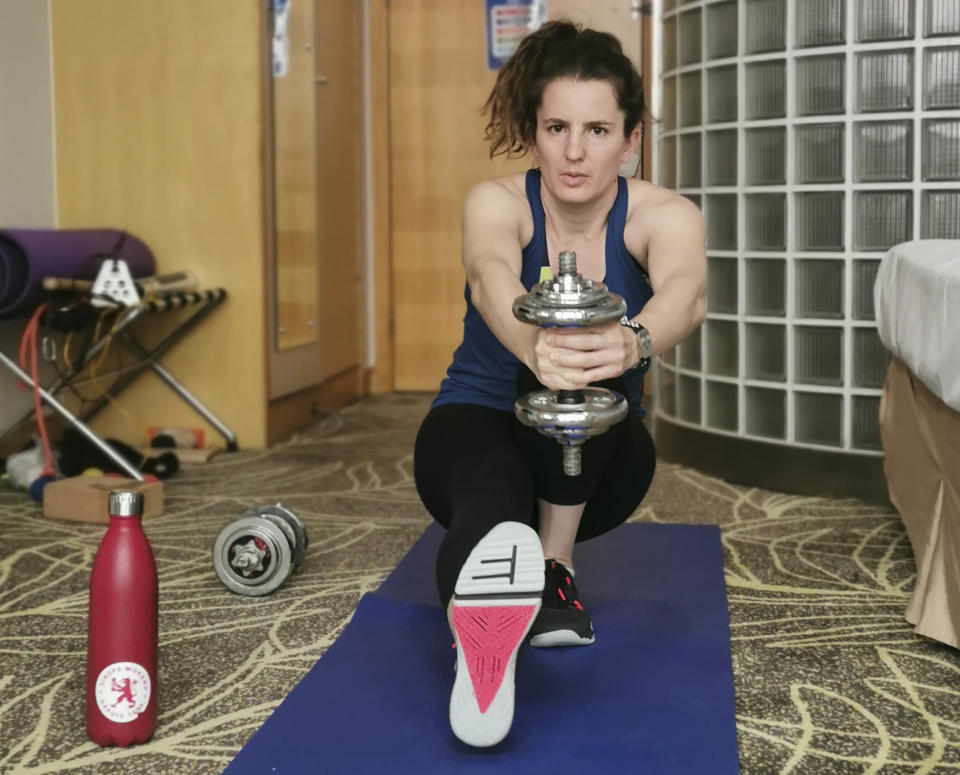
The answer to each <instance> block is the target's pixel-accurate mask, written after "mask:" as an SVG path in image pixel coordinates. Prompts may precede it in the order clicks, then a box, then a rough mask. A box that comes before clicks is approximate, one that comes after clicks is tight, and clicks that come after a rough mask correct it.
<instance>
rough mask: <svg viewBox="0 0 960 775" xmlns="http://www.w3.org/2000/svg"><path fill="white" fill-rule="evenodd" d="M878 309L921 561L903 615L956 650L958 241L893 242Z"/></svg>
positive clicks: (959, 605) (892, 440) (902, 492)
mask: <svg viewBox="0 0 960 775" xmlns="http://www.w3.org/2000/svg"><path fill="white" fill-rule="evenodd" d="M874 308H875V310H876V318H877V328H878V330H879V333H880V339H881V340H882V341H883V343H884V345H886V347H887V349H888V350H889V351H890V352H891V354H892V356H893V358H892V359H891V362H890V366H889V369H888V371H887V377H886V381H885V382H884V386H883V395H882V398H881V400H880V438H881V440H882V442H883V450H884V470H885V473H886V477H887V485H888V487H889V491H890V499H891V501H892V503H893V504H894V506H895V507H896V508H897V510H898V511H899V512H900V516H901V517H902V519H903V522H904V525H905V526H906V529H907V534H908V536H909V538H910V544H911V546H912V547H913V553H914V557H915V558H916V563H917V581H916V586H915V588H914V591H913V593H912V596H911V599H910V603H909V605H908V606H907V610H906V618H907V621H909V622H910V623H911V624H913V625H914V626H915V629H916V631H917V632H918V633H920V634H921V635H925V636H927V637H930V638H934V639H936V640H939V641H943V642H944V643H949V644H950V645H952V646H955V647H957V648H960V240H917V241H914V242H907V243H904V244H901V245H897V246H895V247H893V248H891V250H890V251H889V252H888V253H887V255H886V256H885V257H884V259H883V261H882V262H881V264H880V268H879V271H878V273H877V279H876V283H875V285H874Z"/></svg>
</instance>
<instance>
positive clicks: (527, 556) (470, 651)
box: [450, 522, 543, 747]
mask: <svg viewBox="0 0 960 775" xmlns="http://www.w3.org/2000/svg"><path fill="white" fill-rule="evenodd" d="M542 597H543V550H542V549H541V547H540V539H539V538H538V536H537V534H536V532H535V531H534V530H533V529H532V528H530V527H528V526H527V525H524V524H522V523H520V522H503V523H501V524H499V525H497V526H496V527H495V528H493V530H491V531H490V532H489V533H487V535H485V536H484V537H483V538H482V539H481V540H480V542H479V543H478V544H477V545H476V546H475V547H474V548H473V551H472V552H470V556H469V557H468V558H467V561H466V562H465V563H464V565H463V568H462V569H461V570H460V575H459V577H458V578H457V585H456V588H455V591H454V597H453V618H454V637H455V638H456V644H457V675H456V679H455V680H454V684H453V691H452V692H451V694H450V727H451V729H452V730H453V733H454V734H455V735H456V736H457V737H458V738H460V740H462V741H463V742H465V743H467V744H468V745H473V746H478V747H485V746H491V745H495V744H496V743H499V742H500V741H501V740H502V739H503V738H504V737H506V735H507V732H509V731H510V726H511V724H512V723H513V708H514V672H515V669H516V660H517V652H518V651H519V649H520V646H521V645H522V644H523V641H524V639H525V638H526V636H527V633H528V632H529V631H530V627H531V626H532V625H533V621H534V619H536V616H537V613H538V612H539V610H540V605H541V602H542ZM471 608H473V609H478V610H477V611H476V614H477V615H476V616H474V615H473V613H472V612H471V611H470V609H471ZM493 627H495V628H496V631H495V632H493V631H492V628H493ZM501 635H502V637H501ZM478 638H480V639H483V641H484V642H483V643H480V641H479V640H478ZM468 660H470V662H469V664H468ZM471 668H473V670H472V671H471ZM478 687H479V692H480V693H479V694H478ZM491 694H492V697H491Z"/></svg>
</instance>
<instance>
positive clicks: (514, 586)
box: [414, 21, 706, 745]
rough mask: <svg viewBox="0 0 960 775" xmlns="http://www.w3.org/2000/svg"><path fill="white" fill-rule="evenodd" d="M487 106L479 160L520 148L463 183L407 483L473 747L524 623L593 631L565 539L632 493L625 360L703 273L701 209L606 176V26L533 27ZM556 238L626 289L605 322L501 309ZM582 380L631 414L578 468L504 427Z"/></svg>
mask: <svg viewBox="0 0 960 775" xmlns="http://www.w3.org/2000/svg"><path fill="white" fill-rule="evenodd" d="M485 109H486V110H489V114H490V115H489V118H490V120H489V124H488V126H487V138H488V140H489V141H490V145H491V148H490V155H491V157H493V156H495V155H497V154H500V153H506V154H508V155H514V154H517V155H523V154H525V153H529V154H530V156H531V158H532V161H533V164H534V168H533V169H530V170H528V171H527V172H526V173H522V174H518V175H512V176H509V177H504V178H498V179H495V180H490V181H487V182H483V183H480V184H479V185H477V186H475V187H474V188H473V189H472V190H471V191H470V192H469V194H468V195H467V198H466V202H465V205H464V209H463V265H464V269H465V270H466V276H467V287H466V291H465V296H466V302H467V312H466V316H465V318H464V336H463V342H462V344H461V345H460V346H459V348H458V349H457V351H456V352H455V354H454V357H453V363H452V365H451V366H450V368H449V370H448V372H447V377H446V379H444V381H443V383H442V386H441V389H440V392H439V395H438V396H437V397H436V399H435V400H434V402H433V406H432V407H431V409H430V412H429V414H428V415H427V417H426V418H425V419H424V422H423V424H422V426H421V428H420V432H419V434H418V436H417V442H416V450H415V458H414V470H415V476H416V483H417V489H418V492H419V494H420V497H421V499H422V500H423V503H424V505H425V506H426V507H427V509H428V510H429V511H430V513H431V514H432V515H433V516H434V518H435V519H436V520H437V521H438V522H440V523H441V524H442V525H444V527H446V528H447V533H446V535H445V537H444V540H443V542H442V544H441V547H440V551H439V555H438V558H437V583H438V588H439V592H440V600H441V602H442V604H443V605H444V606H445V608H446V610H447V614H448V618H449V621H450V623H451V628H452V629H453V630H454V637H455V639H456V645H457V647H458V671H457V679H456V682H455V685H454V690H453V696H452V697H451V725H452V726H453V729H454V732H455V733H456V734H457V736H458V737H460V738H461V739H462V740H464V741H465V742H468V743H471V744H473V745H492V744H493V743H496V742H498V741H499V740H500V739H502V737H503V736H504V735H505V734H506V733H507V731H508V730H509V727H510V723H511V720H512V716H513V665H514V662H515V659H516V652H517V649H518V648H519V646H520V644H521V643H522V641H523V639H524V638H525V636H526V634H527V633H528V632H530V633H531V634H532V638H531V644H532V645H534V646H558V645H586V644H589V643H592V642H593V641H594V630H593V625H592V622H591V620H590V616H589V614H588V613H587V611H586V608H585V606H584V604H583V602H582V601H581V600H580V599H579V593H578V591H577V588H576V585H575V584H574V582H573V578H574V561H573V560H574V558H573V551H574V544H575V543H576V542H577V541H580V540H584V539H588V538H592V537H594V536H597V535H599V534H601V533H604V532H606V531H608V530H610V529H612V528H613V527H616V526H617V525H619V524H621V523H622V522H624V521H625V520H626V519H627V518H629V516H630V515H631V514H632V513H633V512H634V510H635V509H636V507H637V506H638V504H639V503H640V501H641V500H642V499H643V497H644V495H645V493H646V491H647V489H648V487H649V485H650V482H651V480H652V478H653V472H654V467H655V459H656V456H655V451H654V447H653V442H652V440H651V438H650V435H649V433H648V432H647V430H646V428H645V426H644V424H643V422H642V418H643V416H644V410H643V407H642V406H641V403H640V400H641V395H642V394H641V388H642V378H643V374H644V372H645V371H646V369H647V367H648V366H649V363H650V358H651V357H653V356H654V355H656V354H657V353H660V352H662V351H664V350H666V349H668V348H670V347H672V346H673V345H675V344H676V343H677V342H679V341H680V340H682V339H683V338H685V337H686V336H687V335H688V334H689V333H690V332H691V331H693V330H694V329H695V328H696V327H697V326H699V325H700V323H701V322H702V320H703V318H704V313H705V285H706V258H705V255H704V227H703V220H702V217H701V215H700V212H699V211H698V210H697V209H696V207H694V206H693V205H692V204H691V203H690V202H689V201H688V200H687V199H684V198H683V197H680V196H678V195H676V194H674V193H672V192H670V191H667V190H665V189H662V188H659V187H658V186H654V185H651V184H649V183H646V182H644V181H640V180H626V179H625V178H623V177H620V176H619V169H620V165H621V164H623V163H625V162H626V161H628V160H629V159H630V157H631V155H632V154H633V152H634V149H635V148H636V147H637V145H638V143H639V142H640V140H641V137H642V119H643V111H644V102H643V88H642V83H641V80H640V76H639V75H638V74H637V72H636V70H635V68H634V67H633V65H632V63H631V62H630V60H629V59H628V58H627V57H626V56H624V54H623V51H622V49H621V47H620V44H619V43H618V42H617V40H616V38H614V37H613V36H611V35H608V34H605V33H600V32H596V31H594V30H589V29H581V28H579V27H577V26H575V25H573V24H571V23H569V22H559V21H558V22H549V23H547V24H545V25H543V26H542V27H541V28H540V29H538V30H537V31H535V32H533V33H531V34H530V35H528V36H527V37H526V38H524V39H523V41H521V43H520V45H519V47H518V48H517V50H516V52H515V54H514V55H513V56H512V58H511V59H510V60H509V61H508V62H507V64H506V65H505V66H504V67H503V69H502V70H501V71H500V73H499V76H498V78H497V82H496V85H495V86H494V89H493V91H492V93H491V94H490V97H489V99H488V101H487V104H486V106H485ZM562 251H574V252H575V253H576V254H577V266H578V271H579V272H580V274H581V275H583V277H584V278H588V279H592V280H596V281H603V282H604V283H605V284H606V285H607V287H608V288H609V290H611V291H612V292H614V293H618V294H620V295H621V296H623V297H624V299H625V300H626V301H627V316H626V317H625V318H624V320H623V321H621V322H620V323H611V324H608V325H605V326H599V327H595V328H589V329H570V328H567V329H559V328H550V329H545V328H539V327H536V326H531V325H529V324H525V323H522V322H519V321H518V320H516V319H515V318H514V316H513V313H512V304H513V301H514V299H515V298H516V297H518V296H520V295H522V294H523V293H525V292H526V291H528V290H529V289H530V288H531V287H532V286H533V285H535V284H536V283H537V282H539V281H540V280H541V278H542V277H545V276H551V275H552V276H554V277H555V276H557V275H558V265H557V264H558V256H559V254H560V253H561V252H562ZM594 384H600V385H603V386H605V387H610V388H613V389H616V390H619V391H620V392H622V393H624V394H625V395H626V396H627V397H628V399H629V402H630V408H631V409H632V411H631V412H630V414H629V416H628V418H627V419H626V420H624V421H623V422H621V423H619V424H617V425H615V426H613V428H611V429H610V430H609V431H607V432H606V433H604V434H601V435H600V436H597V437H594V438H592V439H590V440H588V441H587V442H586V443H585V444H584V445H583V447H582V469H583V470H582V473H581V475H580V476H576V477H570V476H566V475H565V474H564V473H563V468H562V464H561V455H562V449H561V446H560V445H559V444H558V443H556V442H555V441H553V440H551V439H549V438H547V437H545V436H542V435H540V434H539V433H537V432H536V431H535V430H533V429H530V428H527V427H524V426H522V425H520V424H519V423H518V421H517V420H516V419H515V418H514V415H513V404H514V401H515V400H516V398H517V396H518V395H519V394H523V393H526V392H529V391H530V390H535V389H539V388H542V387H544V386H545V387H546V388H549V389H552V390H559V389H569V390H572V389H579V388H583V387H585V386H587V385H594ZM534 531H536V532H534ZM578 581H583V582H584V583H585V584H586V585H589V579H578ZM455 593H456V594H455ZM524 595H526V597H524ZM491 622H494V624H493V625H491ZM494 631H496V632H500V633H505V634H504V635H503V637H499V636H498V637H496V638H495V637H494V636H493V635H492V634H491V633H493V632H494ZM490 656H493V657H494V658H492V659H480V657H490ZM481 664H483V665H485V666H486V667H485V668H484V670H480V669H479V668H478V665H481Z"/></svg>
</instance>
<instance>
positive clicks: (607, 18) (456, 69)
mask: <svg viewBox="0 0 960 775" xmlns="http://www.w3.org/2000/svg"><path fill="white" fill-rule="evenodd" d="M555 4H556V6H557V8H559V9H560V12H559V13H558V12H555V11H556V9H555V8H554V5H555ZM388 8H389V25H388V26H389V33H388V48H389V59H388V66H389V103H390V105H389V109H390V129H389V142H390V178H391V182H390V191H391V195H390V218H391V226H390V234H391V244H390V249H391V256H390V261H391V272H390V279H391V287H392V300H391V301H392V315H393V374H394V379H393V387H394V389H396V390H427V391H433V390H436V389H437V387H438V386H439V384H440V380H441V379H442V378H443V375H444V373H445V371H446V368H447V366H448V365H449V364H450V358H451V356H452V354H453V351H454V349H455V348H456V346H457V345H458V344H459V342H460V338H461V335H462V330H463V329H462V319H463V314H464V311H465V307H464V301H463V287H464V279H465V278H464V273H463V268H462V266H461V262H460V249H461V233H460V227H461V224H460V215H461V208H462V204H463V198H464V195H465V194H466V192H467V190H468V189H469V188H470V186H471V185H473V184H474V183H477V182H479V181H481V180H484V179H487V178H490V177H494V176H497V175H505V174H509V173H511V172H518V171H521V170H524V169H526V168H528V167H529V166H530V162H529V159H528V158H523V159H520V160H514V161H510V162H507V161H504V160H503V159H502V158H501V159H498V160H497V161H491V160H490V159H489V157H488V148H487V145H486V143H485V142H484V140H483V128H484V126H485V124H486V119H485V117H484V116H481V114H480V108H481V107H482V105H483V103H484V102H485V101H486V99H487V96H488V95H489V93H490V89H491V88H492V87H493V84H494V81H495V80H496V72H495V71H492V70H489V69H488V68H487V53H486V37H485V35H486V28H485V24H484V8H485V4H484V3H483V2H480V0H476V1H475V2H474V1H471V2H450V0H390V2H389V5H388ZM548 11H549V13H550V16H551V17H552V18H559V17H560V16H566V17H568V18H573V20H574V21H578V22H582V23H585V24H589V25H591V26H594V27H597V28H599V29H605V30H607V31H610V32H613V33H614V34H616V35H617V36H618V37H620V39H621V41H622V42H623V43H624V49H625V51H626V53H627V54H628V55H629V56H631V58H634V59H635V61H636V62H637V65H638V66H639V61H638V60H639V58H640V41H641V35H640V21H639V19H638V18H635V17H636V16H637V14H632V13H631V11H630V3H629V2H627V0H615V1H614V0H610V2H607V3H599V4H598V3H595V2H591V0H551V2H550V3H548Z"/></svg>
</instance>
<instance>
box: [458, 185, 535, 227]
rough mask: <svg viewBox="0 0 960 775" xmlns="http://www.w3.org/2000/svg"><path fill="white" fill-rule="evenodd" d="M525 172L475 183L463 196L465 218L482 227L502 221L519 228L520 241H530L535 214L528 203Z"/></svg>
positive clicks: (499, 223)
mask: <svg viewBox="0 0 960 775" xmlns="http://www.w3.org/2000/svg"><path fill="white" fill-rule="evenodd" d="M524 179H525V173H522V172H521V173H518V174H516V175H506V176H504V177H500V178H491V179H489V180H485V181H483V182H481V183H477V184H475V185H474V186H473V187H471V188H470V190H469V191H468V192H467V196H466V199H465V200H464V206H463V209H464V219H465V221H470V222H474V223H477V224H478V225H480V226H481V228H486V227H490V226H494V225H502V226H505V227H509V228H511V229H516V232H517V235H518V238H519V239H520V241H521V244H526V242H527V241H529V239H530V236H531V235H532V231H533V217H532V216H531V214H530V206H529V204H528V203H527V192H526V186H525V183H524Z"/></svg>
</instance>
